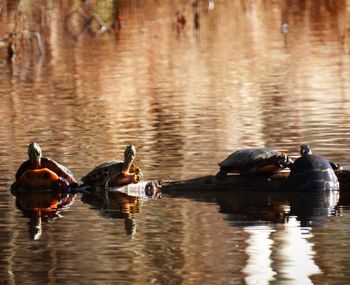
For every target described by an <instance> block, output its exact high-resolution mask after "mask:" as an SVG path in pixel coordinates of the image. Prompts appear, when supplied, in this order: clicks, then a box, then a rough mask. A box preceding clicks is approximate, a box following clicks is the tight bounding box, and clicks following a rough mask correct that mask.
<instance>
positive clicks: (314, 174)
mask: <svg viewBox="0 0 350 285" xmlns="http://www.w3.org/2000/svg"><path fill="white" fill-rule="evenodd" d="M290 179H291V183H292V187H293V188H294V189H296V190H306V191H313V190H316V191H317V190H331V191H332V190H339V182H338V178H337V176H336V175H335V173H334V171H333V168H332V166H331V165H330V163H329V162H328V161H327V160H326V159H325V158H323V157H322V156H319V155H314V154H311V155H305V156H301V157H299V158H298V159H297V160H296V161H295V162H294V164H293V166H292V167H291V172H290Z"/></svg>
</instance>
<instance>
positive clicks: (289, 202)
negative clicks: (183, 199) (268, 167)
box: [215, 191, 339, 284]
mask: <svg viewBox="0 0 350 285" xmlns="http://www.w3.org/2000/svg"><path fill="white" fill-rule="evenodd" d="M215 196H216V199H217V202H218V204H219V205H220V211H221V212H223V213H225V214H226V215H227V219H229V220H232V222H233V224H234V225H237V226H242V227H243V230H244V231H245V232H247V233H248V234H249V237H248V239H247V241H246V242H247V244H248V246H247V247H246V249H245V253H246V254H247V255H248V260H247V263H246V265H245V267H244V269H243V270H242V272H243V273H244V274H245V275H246V277H245V282H246V283H247V284H270V282H272V281H274V280H284V282H285V283H286V284H313V283H312V281H311V279H310V276H312V275H314V274H319V273H321V272H322V271H321V269H320V268H319V266H318V265H316V263H315V260H314V256H315V252H314V251H313V244H312V243H311V242H310V239H311V238H312V233H311V232H312V228H311V227H305V226H303V225H313V226H321V225H322V224H324V223H325V218H326V217H328V216H330V215H335V214H336V206H337V204H338V201H339V192H336V191H334V192H324V191H322V192H316V193H315V192H314V193H297V192H286V193H275V192H274V193H266V192H265V193H259V192H244V191H243V192H236V193H233V194H231V195H228V194H227V193H224V194H223V195H222V197H220V196H217V195H215ZM242 221H244V222H242ZM271 222H272V223H271ZM266 223H267V224H266ZM269 223H270V224H269ZM274 223H276V224H274Z"/></svg>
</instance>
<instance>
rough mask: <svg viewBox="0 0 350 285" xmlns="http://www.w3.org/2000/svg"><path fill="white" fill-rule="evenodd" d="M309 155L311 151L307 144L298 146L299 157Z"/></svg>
mask: <svg viewBox="0 0 350 285" xmlns="http://www.w3.org/2000/svg"><path fill="white" fill-rule="evenodd" d="M310 154H312V151H311V149H310V146H309V145H308V144H302V145H300V155H301V156H305V155H310Z"/></svg>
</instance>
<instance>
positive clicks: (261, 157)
mask: <svg viewBox="0 0 350 285" xmlns="http://www.w3.org/2000/svg"><path fill="white" fill-rule="evenodd" d="M292 163H293V161H292V160H291V159H290V158H289V157H288V156H287V155H286V154H284V153H282V152H279V151H277V150H274V149H271V148H267V147H258V148H244V149H239V150H237V151H235V152H234V153H232V154H231V155H229V156H228V157H227V158H226V159H225V160H223V161H222V162H220V163H219V166H220V171H219V172H218V173H217V174H216V177H217V178H219V179H223V178H225V177H226V176H227V174H228V173H240V174H244V175H254V174H256V173H269V174H273V173H276V172H278V171H279V170H282V169H284V168H286V167H289V165H290V164H292Z"/></svg>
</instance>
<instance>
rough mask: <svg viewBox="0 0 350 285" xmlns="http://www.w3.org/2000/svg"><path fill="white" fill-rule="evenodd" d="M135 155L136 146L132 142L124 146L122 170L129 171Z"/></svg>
mask: <svg viewBox="0 0 350 285" xmlns="http://www.w3.org/2000/svg"><path fill="white" fill-rule="evenodd" d="M135 157H136V148H135V147H134V146H133V145H132V144H130V145H128V146H127V147H126V148H125V151H124V167H123V172H129V170H130V167H131V165H132V163H133V161H134V159H135Z"/></svg>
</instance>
